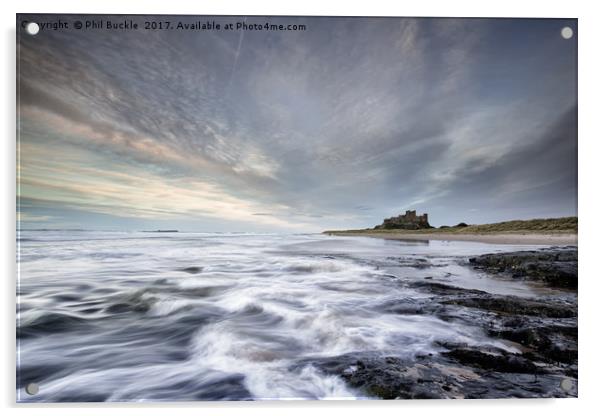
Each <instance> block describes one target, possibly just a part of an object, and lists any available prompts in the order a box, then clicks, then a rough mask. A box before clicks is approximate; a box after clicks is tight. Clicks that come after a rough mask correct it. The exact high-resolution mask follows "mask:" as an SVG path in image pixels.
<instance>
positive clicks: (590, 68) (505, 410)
mask: <svg viewBox="0 0 602 416" xmlns="http://www.w3.org/2000/svg"><path fill="white" fill-rule="evenodd" d="M124 3H125V2H124V0H119V1H117V0H104V1H82V0H80V1H74V0H70V1H68V0H51V1H48V0H45V1H44V0H27V1H21V2H18V3H16V4H7V2H2V13H1V14H0V19H2V23H3V30H2V37H3V39H2V46H3V48H2V49H3V54H2V55H3V58H4V59H3V61H2V62H3V63H4V64H3V65H2V71H3V76H2V78H1V79H2V83H3V88H2V89H1V91H3V92H4V94H3V95H4V97H3V99H2V101H1V105H2V110H3V111H2V112H1V114H2V117H3V120H2V121H3V123H2V126H4V127H5V129H4V137H3V138H2V146H3V148H2V158H3V159H2V162H3V163H2V167H1V168H0V170H1V172H2V195H3V199H2V201H3V203H2V211H3V215H2V220H3V222H2V226H3V227H2V229H3V235H2V237H3V238H2V243H1V244H2V247H1V249H0V253H1V256H2V262H1V264H2V265H3V267H4V273H3V274H2V276H1V278H2V282H3V291H2V297H3V302H2V310H3V311H4V312H5V313H4V314H3V319H2V329H3V333H2V343H1V344H0V345H1V348H2V352H3V354H2V372H1V374H2V378H1V388H0V392H1V397H2V399H1V401H0V403H1V404H2V405H3V407H6V408H9V409H8V413H5V414H13V412H16V411H20V412H23V414H44V415H76V414H77V415H80V414H82V413H83V414H97V413H105V412H108V411H110V412H111V413H112V414H114V415H132V414H144V415H162V414H164V413H165V412H166V411H169V412H178V414H181V415H187V414H195V415H198V414H199V411H200V412H204V413H206V414H212V415H213V414H233V413H237V412H245V413H249V414H251V415H254V414H256V415H281V414H287V415H289V414H290V415H305V414H306V413H308V412H311V413H312V414H316V415H318V414H330V413H332V412H333V411H334V412H337V411H341V412H344V413H345V414H346V415H349V416H352V415H360V414H361V415H364V414H365V413H366V412H378V415H379V416H380V415H384V414H400V413H402V412H403V413H408V414H409V413H412V414H420V415H423V414H424V415H428V414H437V415H445V416H448V415H455V414H458V415H462V416H467V415H471V414H476V415H480V416H482V415H483V414H484V413H486V414H487V416H493V415H504V416H507V415H508V414H509V413H517V412H518V414H520V413H523V412H537V413H539V412H542V413H543V412H545V413H546V414H549V415H567V414H573V415H577V414H578V413H579V414H587V413H594V412H595V409H596V408H597V407H600V404H602V403H599V401H598V400H597V397H598V396H600V395H601V393H600V392H599V391H598V389H599V387H600V386H602V383H601V382H600V376H601V375H602V371H601V370H602V369H601V368H600V367H601V366H600V356H601V354H602V351H601V345H600V340H601V337H600V330H601V327H602V324H601V323H600V317H602V290H601V289H602V285H601V283H600V282H601V281H602V271H601V270H600V267H601V265H600V261H597V258H598V257H600V254H598V253H599V252H600V251H601V250H602V247H601V248H598V246H600V240H599V239H600V237H601V236H602V234H601V233H600V221H601V220H600V219H599V218H597V217H598V216H599V215H600V213H601V212H602V209H601V208H602V207H601V206H600V205H601V204H600V194H601V193H602V192H601V191H600V189H601V186H600V183H599V182H600V179H599V178H601V177H602V176H601V175H600V168H599V166H600V162H599V159H600V157H601V155H602V152H601V146H600V141H601V140H602V137H601V136H602V135H601V133H600V130H599V123H597V121H598V120H599V119H600V115H599V113H600V111H601V110H600V104H599V98H600V96H601V93H602V91H601V89H600V74H602V66H601V59H600V56H601V55H602V54H601V53H600V52H599V51H600V50H602V48H601V47H600V41H601V40H602V36H601V30H600V27H602V20H601V19H602V15H601V14H600V13H599V11H598V10H597V8H596V7H595V3H596V2H594V1H588V2H578V1H574V0H573V1H569V0H566V1H556V0H548V1H542V2H528V1H526V0H518V1H517V0H506V1H498V2H496V3H493V2H487V1H468V0H454V1H443V0H442V1H416V2H408V1H405V2H402V1H400V2H393V1H381V0H365V1H362V2H354V1H350V0H347V1H343V0H341V1H326V0H305V1H298V2H295V3H293V2H286V1H282V0H281V1H267V0H252V1H251V0H249V1H244V0H239V1H226V0H221V1H199V2H194V1H190V0H189V1H180V0H163V1H157V0H146V1H144V2H135V1H130V2H128V3H127V4H124ZM17 12H20V13H42V12H44V13H67V12H68V13H137V14H140V13H145V14H207V15H210V14H236V15H244V14H249V15H251V14H253V15H262V14H264V15H277V14H280V15H334V16H336V15H345V16H386V15H390V16H456V17H461V16H472V17H571V18H579V28H578V31H579V33H578V39H579V222H580V232H579V245H580V258H579V273H580V285H579V399H564V400H559V399H557V400H525V399H523V400H497V401H492V400H464V401H405V402H394V403H393V402H340V401H337V402H295V403H291V402H256V403H209V402H195V403H180V404H170V405H166V404H110V405H46V406H41V405H36V406H30V405H15V403H14V400H15V387H14V386H15V358H14V354H15V335H14V334H15V333H14V329H15V323H14V322H15V312H14V293H15V279H14V271H15V13H17ZM596 237H598V238H596ZM82 407H83V408H82Z"/></svg>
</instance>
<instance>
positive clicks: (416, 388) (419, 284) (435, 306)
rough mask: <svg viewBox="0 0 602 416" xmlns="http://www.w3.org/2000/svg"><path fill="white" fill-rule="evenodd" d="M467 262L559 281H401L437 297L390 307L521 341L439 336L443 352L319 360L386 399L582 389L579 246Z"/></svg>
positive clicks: (560, 393)
mask: <svg viewBox="0 0 602 416" xmlns="http://www.w3.org/2000/svg"><path fill="white" fill-rule="evenodd" d="M465 264H466V266H467V267H474V268H476V269H480V270H483V271H484V272H486V273H489V274H494V275H502V276H503V277H505V278H507V277H508V276H512V277H513V278H515V279H524V280H530V281H531V280H533V281H538V282H542V283H543V284H545V285H547V286H550V287H554V288H560V289H559V290H558V293H559V294H558V295H549V296H542V297H537V298H523V297H517V296H506V295H494V294H490V293H487V292H484V291H480V290H474V289H464V288H460V287H454V286H448V285H446V284H442V283H438V282H432V281H426V280H425V281H411V282H407V281H403V282H402V281H400V284H406V285H408V286H409V287H412V288H413V289H417V290H419V291H421V292H425V293H427V294H430V295H432V296H428V297H425V298H421V299H406V300H403V301H399V302H392V303H391V304H390V305H388V306H387V311H388V312H389V313H398V314H432V315H435V316H437V317H439V318H440V319H442V320H444V321H449V322H452V321H455V320H458V321H464V322H469V323H471V324H472V325H477V326H480V327H481V328H482V329H483V331H484V332H485V333H487V334H488V335H489V336H490V337H492V338H494V339H497V340H499V341H501V342H503V343H505V344H507V345H511V346H513V347H515V350H517V351H519V352H516V353H510V352H508V351H506V350H504V349H501V348H495V347H475V346H471V345H467V344H449V343H440V344H439V345H438V346H439V347H440V352H439V353H438V354H428V355H418V356H416V357H413V358H412V359H407V358H400V357H395V356H384V357H383V356H379V355H378V354H371V353H370V352H364V353H361V354H346V355H342V356H339V357H330V358H327V359H319V360H312V363H313V364H314V365H315V366H317V367H318V368H320V369H321V370H322V371H324V372H325V373H327V374H332V375H337V376H340V377H342V378H343V379H344V380H346V382H347V383H348V384H349V385H350V386H352V387H354V388H356V389H358V390H359V391H360V392H362V393H363V394H365V395H366V397H379V398H382V399H440V398H520V397H531V398H541V397H576V396H577V376H578V371H577V355H578V354H577V338H578V337H577V297H576V289H577V248H576V247H563V248H549V249H542V250H537V251H522V252H512V253H495V254H487V255H482V256H479V257H474V258H470V259H468V261H467V262H466V263H465Z"/></svg>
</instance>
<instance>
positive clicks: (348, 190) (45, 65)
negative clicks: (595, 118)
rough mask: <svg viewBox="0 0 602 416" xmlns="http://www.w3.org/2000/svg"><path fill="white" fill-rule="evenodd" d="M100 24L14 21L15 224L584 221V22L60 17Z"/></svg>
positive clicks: (218, 226)
mask: <svg viewBox="0 0 602 416" xmlns="http://www.w3.org/2000/svg"><path fill="white" fill-rule="evenodd" d="M94 18H96V19H100V18H101V17H98V16H96V17H94V16H76V15H67V16H58V15H41V16H32V15H21V16H20V17H18V19H21V20H27V21H38V22H55V21H57V20H58V19H60V20H62V21H64V22H68V23H70V24H71V27H70V28H69V29H62V30H61V29H59V30H41V31H40V32H39V33H38V34H37V35H35V36H30V35H27V34H26V33H25V32H24V31H23V30H21V29H20V30H19V34H18V39H17V54H18V74H17V91H18V94H17V95H18V96H17V105H18V120H17V122H18V155H17V156H18V167H17V179H18V188H17V197H18V200H17V211H18V219H19V221H20V227H21V228H22V229H42V228H52V229H55V228H78V229H79V228H81V229H106V230H148V229H150V230H152V229H165V228H170V229H179V230H187V231H208V232H212V231H243V232H244V231H246V232H260V231H263V232H317V231H322V230H325V229H350V228H366V227H373V226H375V225H377V224H380V223H381V222H382V220H383V218H385V217H390V216H393V215H397V214H399V213H403V212H405V210H408V209H415V210H417V211H418V213H423V212H427V213H428V214H429V219H430V222H431V225H434V226H440V225H454V224H456V223H459V222H466V223H471V224H479V223H490V222H497V221H503V220H512V219H530V218H548V217H561V216H574V215H577V89H576V88H577V43H576V42H577V22H576V20H572V19H564V20H562V19H455V18H454V19H433V18H324V17H322V18H320V17H313V18H312V17H279V18H277V17H246V18H245V17H194V16H164V17H157V16H155V17H148V16H146V17H145V16H136V17H132V18H131V19H133V20H134V21H136V22H138V23H139V24H140V25H141V26H143V24H144V23H143V22H144V21H148V20H154V21H157V22H159V21H166V20H169V21H171V22H172V24H175V23H177V22H178V21H182V22H185V23H192V22H197V21H200V22H205V21H215V22H217V23H220V24H221V25H222V27H223V25H224V24H227V23H234V24H236V22H242V21H245V23H247V24H252V23H257V24H263V23H265V22H269V23H275V24H284V25H288V24H297V25H299V24H302V25H305V26H306V28H305V30H303V31H266V30H223V29H222V30H213V31H194V30H177V29H172V30H155V31H152V30H151V31H147V30H141V29H139V30H129V31H120V30H76V29H73V28H72V26H73V22H75V21H76V20H81V21H85V20H92V19H94ZM104 19H105V20H107V19H108V20H112V21H122V20H124V19H125V17H120V16H111V17H107V16H105V17H104ZM128 19H129V18H128ZM20 26H21V25H20V23H18V27H20ZM567 26H568V27H571V28H572V29H573V32H574V36H573V37H572V38H571V39H565V38H564V37H563V36H561V30H562V29H563V28H564V27H567Z"/></svg>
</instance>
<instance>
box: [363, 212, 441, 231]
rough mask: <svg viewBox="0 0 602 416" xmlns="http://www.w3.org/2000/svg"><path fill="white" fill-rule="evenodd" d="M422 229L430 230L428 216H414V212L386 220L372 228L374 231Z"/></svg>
mask: <svg viewBox="0 0 602 416" xmlns="http://www.w3.org/2000/svg"><path fill="white" fill-rule="evenodd" d="M422 228H432V227H431V225H430V224H429V220H428V214H422V215H416V211H406V213H405V215H398V216H397V217H391V218H387V219H385V220H384V221H383V223H382V224H381V225H377V226H376V227H374V229H375V230H382V229H403V230H419V229H422Z"/></svg>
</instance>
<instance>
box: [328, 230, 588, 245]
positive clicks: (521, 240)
mask: <svg viewBox="0 0 602 416" xmlns="http://www.w3.org/2000/svg"><path fill="white" fill-rule="evenodd" d="M327 234H328V235H336V236H353V237H373V238H384V239H387V240H421V241H427V240H442V241H476V242H480V243H490V244H535V245H577V234H534V233H533V234H532V233H522V234H521V233H497V234H494V233H491V234H468V233H466V234H463V233H436V232H433V233H408V232H387V233H383V232H369V231H368V232H347V231H346V232H336V231H335V232H328V233H327Z"/></svg>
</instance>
